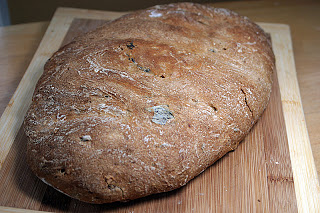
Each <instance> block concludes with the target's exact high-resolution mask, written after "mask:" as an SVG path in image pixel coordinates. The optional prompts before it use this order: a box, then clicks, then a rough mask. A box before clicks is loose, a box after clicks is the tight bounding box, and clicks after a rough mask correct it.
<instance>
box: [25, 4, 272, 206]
mask: <svg viewBox="0 0 320 213" xmlns="http://www.w3.org/2000/svg"><path fill="white" fill-rule="evenodd" d="M274 60H275V59H274V55H273V52H272V48H271V43H270V40H269V37H268V36H267V35H266V34H265V33H264V32H263V30H262V29H261V28H260V27H259V26H257V25H256V24H254V23H253V22H251V21H250V20H249V19H248V18H246V17H243V16H240V15H238V14H236V13H235V12H232V11H230V10H227V9H221V8H210V7H206V6H203V5H200V4H194V3H177V4H169V5H160V6H155V7H151V8H148V9H146V10H141V11H137V12H133V13H131V14H128V15H125V16H123V17H121V18H119V19H116V20H114V21H111V22H109V23H107V24H106V25H104V26H102V27H100V28H98V29H96V30H95V31H92V32H89V33H87V34H85V35H82V36H80V37H77V38H75V39H74V41H72V42H71V43H69V44H68V45H66V46H64V47H62V48H61V49H59V50H58V51H57V52H56V53H54V54H53V56H52V57H51V58H50V59H49V60H48V62H47V63H46V65H45V67H44V73H43V75H42V76H41V78H40V80H39V81H38V83H37V85H36V89H35V92H34V95H33V102H32V104H31V106H30V109H29V110H28V112H27V115H26V118H25V132H26V135H27V137H28V145H27V155H28V163H29V165H30V168H31V169H32V170H33V172H34V173H35V174H36V175H37V176H38V177H39V178H41V179H42V180H43V181H44V182H46V183H48V184H50V185H52V186H53V187H55V188H56V189H57V190H59V191H62V192H63V193H65V194H67V195H69V196H71V197H73V198H76V199H79V200H81V201H85V202H90V203H110V202H114V201H127V200H132V199H136V198H139V197H143V196H147V195H150V194H154V193H160V192H166V191H170V190H173V189H176V188H179V187H181V186H183V185H185V184H186V183H187V182H188V181H190V180H191V179H192V178H194V177H195V176H197V175H198V174H200V173H201V172H202V171H203V170H205V169H206V168H207V167H208V166H210V165H212V164H213V163H214V162H215V161H216V160H217V159H219V158H221V157H222V156H223V155H224V154H225V153H227V152H228V151H230V150H234V149H235V148H236V147H237V145H238V144H239V142H240V141H241V140H242V139H243V138H244V137H245V135H246V134H247V133H248V132H249V130H250V129H251V127H252V126H253V125H254V123H255V122H256V121H257V119H258V118H259V117H260V116H261V114H262V112H263V110H264V109H265V107H266V105H267V103H268V100H269V95H270V90H271V84H272V72H273V70H274V66H275V65H274Z"/></svg>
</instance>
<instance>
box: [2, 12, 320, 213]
mask: <svg viewBox="0 0 320 213" xmlns="http://www.w3.org/2000/svg"><path fill="white" fill-rule="evenodd" d="M71 12H72V11H71ZM73 12H74V11H73ZM100 15H102V14H100ZM79 16H80V17H82V18H85V16H86V14H85V12H84V11H80V15H79ZM60 18H61V17H60ZM64 18H65V17H64ZM89 18H90V17H89ZM93 18H97V17H93ZM71 21H72V20H71ZM71 21H70V20H68V22H69V24H70V23H71ZM63 23H66V22H65V20H64V22H63ZM101 23H103V21H95V20H83V19H77V20H75V21H73V23H72V25H71V26H72V27H71V29H69V26H68V24H66V25H65V26H64V28H62V29H61V28H59V29H58V31H59V32H60V33H61V30H62V31H64V32H67V31H68V29H69V31H68V34H67V36H66V37H65V39H64V41H62V40H63V37H62V38H59V39H60V40H59V39H58V40H59V42H60V44H61V43H63V42H67V41H68V40H70V38H72V37H73V36H75V35H77V33H79V31H78V30H75V29H80V31H86V30H88V27H89V28H90V27H92V26H93V25H99V24H101ZM50 26H52V25H50ZM79 26H83V27H80V28H79ZM265 26H266V28H268V27H269V28H270V27H272V26H273V27H274V26H275V25H269V26H267V25H265ZM280 28H281V27H280ZM270 29H271V28H270ZM50 30H51V31H50ZM52 30H53V31H52ZM55 30H56V29H52V28H50V27H49V30H48V31H47V33H50V32H51V33H52V32H55ZM276 30H277V29H275V31H276ZM287 34H288V31H287ZM54 35H56V34H54ZM54 35H51V36H54ZM287 36H289V38H290V34H288V35H287ZM47 37H48V36H47ZM273 40H274V39H273ZM47 45H48V44H47ZM278 45H279V44H278ZM290 45H291V44H289V46H290ZM43 46H44V45H43ZM40 48H41V46H40ZM274 48H283V47H281V45H280V46H274ZM46 51H47V50H46ZM38 54H40V53H38ZM36 56H37V54H36ZM291 56H292V52H291ZM45 57H48V55H46V56H45ZM45 57H44V58H45ZM41 63H42V62H41ZM41 63H40V64H41ZM278 71H279V70H278ZM40 74H41V71H40ZM38 75H39V74H38ZM33 77H34V76H33ZM35 77H38V76H35ZM275 80H277V78H276V76H275ZM35 81H36V80H35ZM295 83H297V82H295ZM280 85H281V84H280ZM274 86H275V88H274V90H273V95H272V100H275V101H272V102H271V103H272V105H271V104H270V105H269V107H268V109H267V110H266V111H265V113H264V115H263V117H262V118H261V120H260V121H259V122H258V124H257V125H256V126H255V127H254V130H253V131H252V132H251V133H250V135H249V136H248V137H247V138H246V139H245V141H244V143H242V144H241V145H240V146H239V148H238V149H237V150H236V151H235V152H232V153H229V154H228V155H227V156H225V157H224V158H223V159H221V160H220V161H218V162H217V163H216V164H214V165H213V166H212V167H210V168H209V169H208V170H206V171H205V172H204V173H202V174H201V175H200V176H199V177H197V178H196V179H195V180H193V181H191V183H190V184H188V185H187V186H186V187H183V188H181V189H179V190H175V191H173V192H169V193H163V194H160V195H154V196H149V197H147V198H143V199H139V200H137V201H132V202H129V203H121V204H120V203H115V204H111V205H110V204H109V205H100V206H97V205H89V204H84V203H81V202H79V201H75V200H73V199H70V198H68V197H66V196H64V195H62V194H60V193H58V192H57V191H55V190H53V189H52V188H51V187H48V186H46V185H45V184H43V183H42V182H41V181H39V180H38V179H37V178H36V177H34V176H33V175H32V173H31V172H30V171H29V169H28V167H27V165H26V164H25V160H24V159H25V157H24V149H25V136H24V135H23V133H22V130H21V129H19V128H18V130H17V131H16V133H15V135H16V136H14V142H13V143H12V144H11V145H10V146H9V147H10V148H9V150H10V151H9V153H8V154H7V155H6V156H7V157H6V158H5V159H3V161H2V162H3V165H2V168H1V170H0V179H1V180H4V183H5V184H1V187H0V191H1V192H3V193H2V194H1V195H0V205H2V206H11V207H18V208H27V209H35V210H41V211H109V212H128V211H134V212H140V211H142V210H145V209H148V210H150V211H156V212H168V211H170V212H206V211H209V212H210V211H212V212H221V211H224V212H239V210H242V211H240V212H277V211H278V210H281V212H296V211H297V207H298V206H297V201H296V199H295V197H296V194H295V192H296V190H295V188H294V177H293V173H292V168H291V162H290V152H289V145H288V144H290V142H288V140H287V138H288V137H287V129H286V125H285V119H284V116H283V114H284V113H283V111H282V108H283V105H282V102H281V93H280V87H281V86H280V87H279V84H278V83H277V82H276V83H275V84H274ZM284 89H285V88H284ZM282 92H285V91H282ZM298 97H300V96H299V94H298ZM299 101H300V100H298V103H299ZM273 104H275V105H273ZM300 105H301V104H300ZM299 107H300V108H301V106H298V110H299ZM301 112H302V111H301ZM302 113H303V112H302ZM9 114H10V113H9ZM21 114H23V113H21ZM1 119H2V118H1ZM302 128H303V125H302ZM311 156H312V155H311ZM311 165H312V162H311ZM311 167H312V166H311ZM13 198H14V199H13ZM311 202H312V201H311ZM298 203H299V200H298ZM307 203H308V202H307ZM302 206H303V205H302ZM307 207H308V206H307ZM314 207H317V204H314ZM300 208H302V209H303V207H299V209H300ZM313 209H314V208H313ZM0 210H1V209H0ZM2 210H3V209H2ZM200 210H201V211H200Z"/></svg>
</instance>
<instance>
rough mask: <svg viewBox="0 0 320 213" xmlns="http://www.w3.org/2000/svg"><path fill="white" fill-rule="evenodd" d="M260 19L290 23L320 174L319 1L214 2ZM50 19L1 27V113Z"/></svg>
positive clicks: (297, 68) (309, 128)
mask: <svg viewBox="0 0 320 213" xmlns="http://www.w3.org/2000/svg"><path fill="white" fill-rule="evenodd" d="M212 6H215V7H225V8H230V9H232V10H234V11H237V12H239V13H240V14H242V15H246V16H248V17H249V18H250V19H252V20H254V21H257V22H269V23H284V24H288V25H290V28H291V33H292V41H293V48H294V56H295V62H296V70H297V75H298V81H299V86H300V92H301V97H302V103H303V108H304V113H305V118H306V123H307V128H308V133H309V137H310V141H311V146H312V150H313V155H314V159H315V163H316V167H317V171H318V175H319V174H320V68H319V67H320V2H318V3H317V2H315V1H303V2H302V1H301V2H300V1H294V2H293V1H248V2H245V1H240V2H224V3H216V4H212ZM48 23H49V22H37V23H30V24H23V25H15V26H9V27H0V115H1V114H2V113H3V111H4V109H5V107H6V106H7V105H8V103H9V100H10V98H11V97H12V95H13V93H14V91H15V89H16V87H17V86H18V84H19V82H20V80H21V78H22V76H23V74H24V72H25V70H26V68H27V66H28V64H29V63H30V61H31V59H32V57H33V54H34V53H35V51H36V49H37V47H38V45H39V43H40V41H41V38H42V37H43V35H44V33H45V30H46V29H47V26H48Z"/></svg>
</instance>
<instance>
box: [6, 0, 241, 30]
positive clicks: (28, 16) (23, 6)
mask: <svg viewBox="0 0 320 213" xmlns="http://www.w3.org/2000/svg"><path fill="white" fill-rule="evenodd" d="M185 1H187V0H135V1H132V0H131V1H130V0H7V3H8V8H9V13H10V19H11V24H21V23H28V22H37V21H49V20H51V17H52V16H53V14H54V12H55V10H56V9H57V7H74V8H84V9H95V10H109V11H131V10H137V9H144V8H147V7H150V6H153V5H157V4H167V3H174V2H185ZM222 1H231V0H193V1H192V2H197V3H214V2H222ZM232 1H237V0H232Z"/></svg>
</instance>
